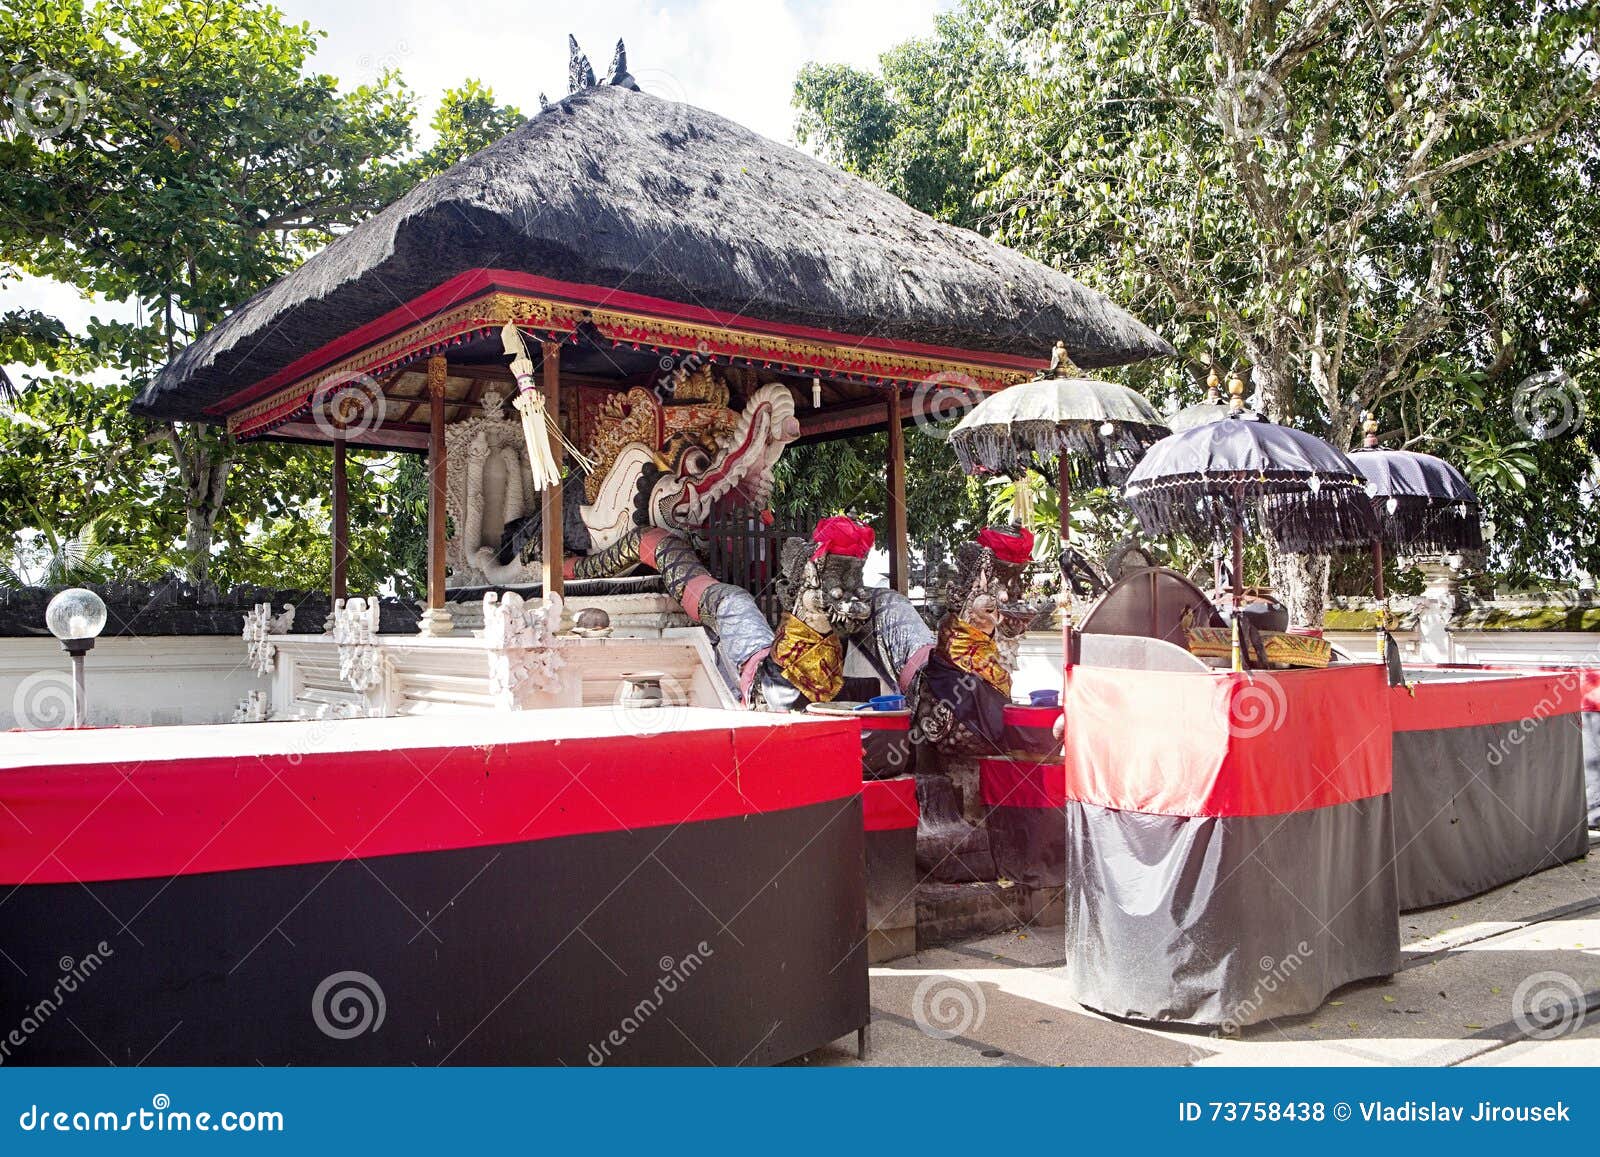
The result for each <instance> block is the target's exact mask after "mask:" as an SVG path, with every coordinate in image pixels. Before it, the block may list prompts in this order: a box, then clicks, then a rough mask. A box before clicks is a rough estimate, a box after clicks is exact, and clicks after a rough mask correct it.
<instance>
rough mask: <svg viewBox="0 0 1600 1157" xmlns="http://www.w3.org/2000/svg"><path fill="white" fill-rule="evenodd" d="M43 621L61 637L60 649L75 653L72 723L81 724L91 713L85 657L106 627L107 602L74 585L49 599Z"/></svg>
mask: <svg viewBox="0 0 1600 1157" xmlns="http://www.w3.org/2000/svg"><path fill="white" fill-rule="evenodd" d="M44 625H45V626H47V627H49V628H50V633H51V634H52V635H54V636H55V637H56V638H57V639H59V640H61V649H62V650H63V651H65V652H66V653H67V654H68V655H71V656H72V725H73V726H74V727H82V726H83V725H84V722H85V720H86V718H87V716H88V702H87V700H86V698H85V696H84V688H83V657H84V656H85V655H87V654H88V653H89V649H90V648H91V647H93V646H94V641H95V639H97V638H99V637H100V632H101V631H103V630H105V626H106V604H105V603H104V601H102V600H101V598H100V596H99V595H97V594H95V593H94V592H93V591H91V590H85V589H84V588H83V587H71V588H69V589H67V590H64V591H62V592H61V593H60V594H58V595H56V597H55V598H53V599H51V600H50V605H49V606H47V607H46V608H45V609H44Z"/></svg>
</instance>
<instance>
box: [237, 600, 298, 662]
mask: <svg viewBox="0 0 1600 1157" xmlns="http://www.w3.org/2000/svg"><path fill="white" fill-rule="evenodd" d="M293 626H294V604H293V603H285V604H284V606H283V613H282V614H278V615H274V614H273V613H272V604H271V603H257V604H256V605H255V606H254V607H253V608H252V609H251V610H250V611H249V612H248V613H247V614H246V615H245V617H244V632H243V635H244V645H245V650H246V651H247V652H248V653H249V656H250V669H251V670H252V671H254V672H255V673H256V674H257V675H265V674H267V673H268V672H270V671H271V670H272V668H273V665H274V664H275V663H276V662H277V660H278V646H277V644H276V643H274V642H273V641H272V638H271V636H273V635H287V634H288V633H289V630H290V628H291V627H293Z"/></svg>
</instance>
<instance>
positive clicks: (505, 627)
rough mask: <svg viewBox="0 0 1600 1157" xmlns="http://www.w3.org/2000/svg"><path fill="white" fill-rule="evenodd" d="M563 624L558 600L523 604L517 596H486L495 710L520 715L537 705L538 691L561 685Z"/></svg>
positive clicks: (485, 622)
mask: <svg viewBox="0 0 1600 1157" xmlns="http://www.w3.org/2000/svg"><path fill="white" fill-rule="evenodd" d="M560 623H561V600H560V598H548V599H537V600H532V599H530V600H525V599H523V597H522V596H521V595H519V594H517V593H516V592H515V591H506V592H505V593H503V594H501V593H497V592H494V591H491V592H490V593H488V594H486V595H484V596H483V641H484V643H485V644H486V645H487V647H488V649H489V694H490V695H491V696H492V697H493V699H494V701H495V706H497V707H499V708H500V709H501V710H504V711H518V710H522V709H524V708H527V707H531V706H533V697H534V696H535V695H536V694H537V693H538V692H540V691H553V690H555V689H556V688H557V687H558V686H559V685H560V676H559V675H558V674H557V672H558V671H559V670H560V669H561V667H562V666H563V663H564V661H563V659H562V657H561V652H560V649H559V645H558V644H557V642H556V637H555V632H556V629H557V627H559V626H560Z"/></svg>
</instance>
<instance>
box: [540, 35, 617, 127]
mask: <svg viewBox="0 0 1600 1157" xmlns="http://www.w3.org/2000/svg"><path fill="white" fill-rule="evenodd" d="M602 85H605V86H608V87H610V88H626V89H628V90H630V91H632V92H638V91H639V82H638V81H636V80H634V79H633V74H632V73H631V72H629V71H628V47H627V45H625V44H623V42H622V41H621V40H620V39H619V40H618V41H617V48H616V51H615V52H613V53H612V54H611V71H610V72H609V73H607V74H606V78H605V79H604V80H599V79H597V78H596V77H595V74H594V66H593V65H592V64H590V63H589V57H588V56H587V55H586V54H585V53H584V51H583V49H582V48H580V47H578V38H577V37H576V36H574V35H572V33H570V32H569V33H567V95H568V96H571V95H572V94H573V93H575V92H582V91H583V90H584V89H586V88H598V87H600V86H602ZM549 107H550V102H549V101H548V100H546V99H545V95H544V93H542V92H541V93H540V94H539V109H540V111H541V112H542V111H543V110H545V109H547V108H549Z"/></svg>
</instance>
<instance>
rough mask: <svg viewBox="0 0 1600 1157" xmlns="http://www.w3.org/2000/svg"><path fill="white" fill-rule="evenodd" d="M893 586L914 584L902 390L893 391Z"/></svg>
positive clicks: (901, 587)
mask: <svg viewBox="0 0 1600 1157" xmlns="http://www.w3.org/2000/svg"><path fill="white" fill-rule="evenodd" d="M888 411H889V413H888V417H889V475H888V477H889V586H890V587H892V588H893V589H894V590H897V591H899V592H900V593H901V594H905V593H907V590H908V589H909V586H910V583H911V556H910V551H909V549H908V547H907V544H906V435H905V427H903V426H902V425H901V424H900V423H901V412H900V387H899V386H894V387H892V388H891V389H890V392H889V405H888Z"/></svg>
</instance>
